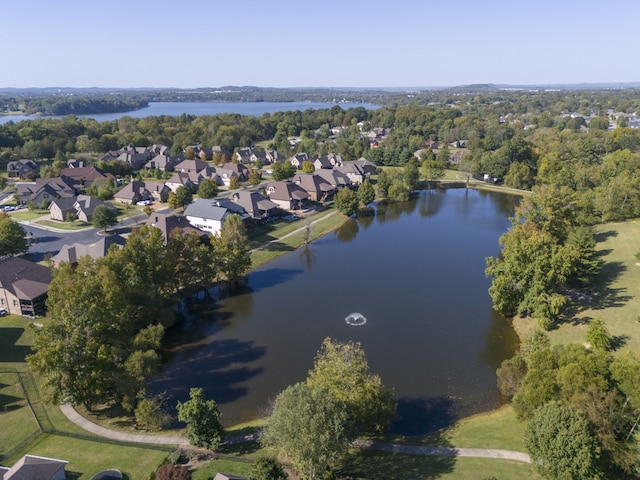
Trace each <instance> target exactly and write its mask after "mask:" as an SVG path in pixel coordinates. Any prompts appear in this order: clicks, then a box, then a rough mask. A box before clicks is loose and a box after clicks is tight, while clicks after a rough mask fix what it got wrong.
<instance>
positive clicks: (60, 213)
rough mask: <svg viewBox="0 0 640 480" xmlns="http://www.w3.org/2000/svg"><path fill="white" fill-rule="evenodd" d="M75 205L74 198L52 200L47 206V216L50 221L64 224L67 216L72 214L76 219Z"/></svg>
mask: <svg viewBox="0 0 640 480" xmlns="http://www.w3.org/2000/svg"><path fill="white" fill-rule="evenodd" d="M75 203H76V197H75V196H73V197H66V198H54V199H53V200H52V201H51V203H50V204H49V215H50V217H51V220H56V221H58V222H66V221H67V218H68V217H69V214H73V216H74V218H77V217H76V209H75V208H74V204H75Z"/></svg>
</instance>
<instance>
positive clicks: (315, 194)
mask: <svg viewBox="0 0 640 480" xmlns="http://www.w3.org/2000/svg"><path fill="white" fill-rule="evenodd" d="M291 181H292V182H293V183H295V184H296V185H299V186H301V187H302V188H303V189H304V190H305V191H306V192H307V193H308V194H309V200H311V201H312V202H324V201H325V200H327V198H328V197H330V196H331V195H333V192H334V191H335V189H334V187H333V185H331V184H330V183H329V182H327V181H326V180H325V179H324V178H322V177H321V176H319V175H315V174H313V173H297V174H296V175H294V176H293V178H292V179H291Z"/></svg>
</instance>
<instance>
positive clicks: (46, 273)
mask: <svg viewBox="0 0 640 480" xmlns="http://www.w3.org/2000/svg"><path fill="white" fill-rule="evenodd" d="M51 279H52V275H51V270H49V269H48V268H47V267H43V266H42V265H38V264H37V263H33V262H30V261H28V260H25V259H24V258H20V257H4V258H2V259H0V308H5V309H6V310H8V311H9V313H15V314H16V315H30V316H33V315H39V314H41V313H43V312H44V309H45V300H46V298H47V292H48V291H49V283H51Z"/></svg>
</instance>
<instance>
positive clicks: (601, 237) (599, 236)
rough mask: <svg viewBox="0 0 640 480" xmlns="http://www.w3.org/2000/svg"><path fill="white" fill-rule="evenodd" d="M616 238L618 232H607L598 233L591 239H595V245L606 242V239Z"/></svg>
mask: <svg viewBox="0 0 640 480" xmlns="http://www.w3.org/2000/svg"><path fill="white" fill-rule="evenodd" d="M617 236H618V232H616V231H615V230H609V231H607V232H600V233H596V234H595V235H594V236H593V238H594V239H595V241H596V242H597V243H602V242H604V241H605V240H607V239H608V238H615V237H617Z"/></svg>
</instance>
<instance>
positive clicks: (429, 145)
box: [424, 140, 439, 150]
mask: <svg viewBox="0 0 640 480" xmlns="http://www.w3.org/2000/svg"><path fill="white" fill-rule="evenodd" d="M438 145H439V144H438V141H437V140H427V141H426V142H424V146H425V148H429V149H431V150H437V149H438Z"/></svg>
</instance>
